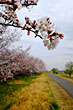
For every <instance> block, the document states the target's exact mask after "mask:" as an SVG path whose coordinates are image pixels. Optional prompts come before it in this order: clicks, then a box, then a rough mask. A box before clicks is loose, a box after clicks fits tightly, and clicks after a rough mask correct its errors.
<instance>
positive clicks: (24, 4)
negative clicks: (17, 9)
mask: <svg viewBox="0 0 73 110" xmlns="http://www.w3.org/2000/svg"><path fill="white" fill-rule="evenodd" d="M0 4H1V5H3V4H4V5H5V4H6V5H14V3H11V2H9V3H6V2H2V1H1V2H0ZM30 5H37V3H23V4H22V6H26V7H27V6H30Z"/></svg>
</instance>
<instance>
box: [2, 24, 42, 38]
mask: <svg viewBox="0 0 73 110" xmlns="http://www.w3.org/2000/svg"><path fill="white" fill-rule="evenodd" d="M0 25H2V26H12V27H17V28H21V29H22V26H16V25H13V24H5V23H0ZM25 30H27V28H25ZM27 31H28V30H27ZM30 31H31V32H33V33H35V34H36V32H35V31H33V30H30ZM37 36H38V37H40V38H41V39H43V38H42V37H41V35H38V34H36V35H35V37H37Z"/></svg>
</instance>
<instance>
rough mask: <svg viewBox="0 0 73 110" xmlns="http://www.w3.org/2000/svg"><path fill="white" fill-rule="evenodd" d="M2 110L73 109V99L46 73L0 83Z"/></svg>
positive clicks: (0, 108) (0, 107) (0, 109)
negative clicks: (5, 83) (4, 83)
mask: <svg viewBox="0 0 73 110" xmlns="http://www.w3.org/2000/svg"><path fill="white" fill-rule="evenodd" d="M0 110H73V100H72V99H71V98H70V96H69V95H68V94H67V93H66V92H65V91H64V90H63V89H62V88H61V87H60V86H58V85H57V84H56V83H55V82H54V81H53V80H52V79H51V78H50V77H49V76H48V75H47V74H46V73H39V74H35V75H33V76H30V77H19V79H18V80H15V79H13V80H9V81H8V84H7V85H3V84H2V83H0Z"/></svg>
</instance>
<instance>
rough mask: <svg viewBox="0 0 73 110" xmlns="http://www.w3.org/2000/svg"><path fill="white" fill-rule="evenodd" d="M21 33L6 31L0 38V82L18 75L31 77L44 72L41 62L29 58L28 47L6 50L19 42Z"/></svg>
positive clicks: (44, 68) (43, 65)
mask: <svg viewBox="0 0 73 110" xmlns="http://www.w3.org/2000/svg"><path fill="white" fill-rule="evenodd" d="M20 36H21V33H20V32H18V31H17V30H16V29H15V30H12V31H11V30H7V31H6V32H5V33H4V34H2V35H1V36H0V80H1V81H4V82H6V80H7V79H8V78H13V77H16V78H18V76H19V75H22V76H24V75H28V76H29V75H32V74H34V73H38V72H43V71H45V70H46V67H45V64H44V62H43V61H42V60H40V59H38V58H34V57H32V56H30V54H29V50H30V47H29V48H27V49H25V50H24V51H23V50H22V48H19V47H17V48H15V49H8V47H11V45H12V44H13V43H14V42H16V41H17V40H19V38H20Z"/></svg>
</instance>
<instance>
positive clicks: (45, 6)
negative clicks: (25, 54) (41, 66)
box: [18, 0, 73, 69]
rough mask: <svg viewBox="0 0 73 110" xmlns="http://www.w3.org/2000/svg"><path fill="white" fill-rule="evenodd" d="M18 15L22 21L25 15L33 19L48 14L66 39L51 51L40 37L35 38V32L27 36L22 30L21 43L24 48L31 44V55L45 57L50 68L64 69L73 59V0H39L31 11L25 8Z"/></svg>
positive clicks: (44, 59)
mask: <svg viewBox="0 0 73 110" xmlns="http://www.w3.org/2000/svg"><path fill="white" fill-rule="evenodd" d="M18 16H19V19H20V20H21V22H22V23H24V17H25V16H28V17H30V18H31V19H32V20H33V19H38V18H42V17H44V16H48V17H50V18H51V20H52V22H53V23H54V24H55V26H57V27H58V28H59V30H60V31H61V32H62V33H63V34H64V39H63V40H61V41H60V43H59V44H58V46H57V48H56V49H54V50H50V51H49V50H48V49H47V48H46V47H44V45H43V43H42V40H41V39H40V38H36V39H35V38H34V34H32V35H31V36H27V34H26V33H25V32H22V35H23V36H22V39H21V41H20V42H19V44H20V45H22V46H23V48H24V49H25V48H27V47H28V46H31V55H33V56H35V57H38V58H40V59H43V61H44V62H45V64H46V66H47V68H48V69H51V68H53V67H57V68H59V69H64V67H65V64H66V63H67V62H68V61H73V0H39V2H38V5H37V6H34V7H33V9H32V10H31V11H30V12H29V11H28V10H27V9H26V8H23V9H21V10H20V11H19V12H18Z"/></svg>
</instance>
